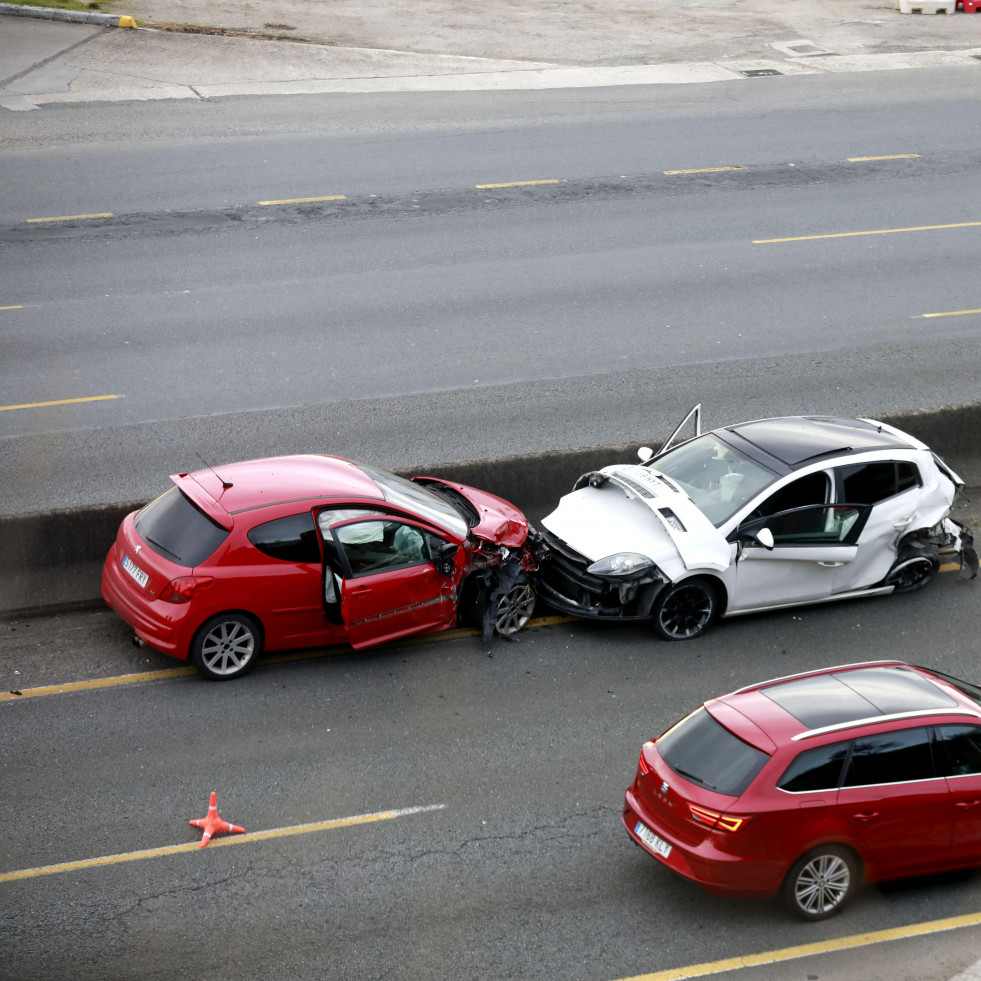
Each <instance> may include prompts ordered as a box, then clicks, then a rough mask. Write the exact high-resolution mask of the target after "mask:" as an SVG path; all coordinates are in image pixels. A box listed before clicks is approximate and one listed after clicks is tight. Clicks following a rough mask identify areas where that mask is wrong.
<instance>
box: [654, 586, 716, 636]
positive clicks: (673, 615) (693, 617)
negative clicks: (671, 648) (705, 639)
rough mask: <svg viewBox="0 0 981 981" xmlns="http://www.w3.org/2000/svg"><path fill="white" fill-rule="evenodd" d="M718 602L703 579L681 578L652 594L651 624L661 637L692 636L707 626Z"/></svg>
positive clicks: (698, 633)
mask: <svg viewBox="0 0 981 981" xmlns="http://www.w3.org/2000/svg"><path fill="white" fill-rule="evenodd" d="M718 605H719V600H718V596H717V595H716V592H715V589H714V588H713V586H712V584H711V583H710V582H709V581H708V580H707V579H702V578H701V577H698V576H695V577H693V578H691V579H682V580H681V582H676V583H671V584H670V585H668V586H665V587H664V589H662V590H661V591H660V592H659V593H658V594H657V596H656V597H655V598H654V606H653V607H652V609H651V613H652V617H653V618H652V620H651V625H652V626H653V627H654V632H655V633H656V634H657V635H658V636H659V637H660V638H661V639H662V640H692V639H694V638H695V637H701V635H702V634H703V633H705V631H706V630H708V628H709V627H710V626H711V624H712V621H713V620H714V619H715V615H716V613H717V611H718Z"/></svg>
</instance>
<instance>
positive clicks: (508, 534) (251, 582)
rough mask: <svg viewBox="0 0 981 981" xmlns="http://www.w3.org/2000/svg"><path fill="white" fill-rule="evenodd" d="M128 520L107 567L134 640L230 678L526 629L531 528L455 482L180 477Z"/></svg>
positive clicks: (314, 469) (311, 462)
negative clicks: (435, 636)
mask: <svg viewBox="0 0 981 981" xmlns="http://www.w3.org/2000/svg"><path fill="white" fill-rule="evenodd" d="M170 479H171V480H172V481H173V482H174V486H173V487H171V488H170V490H168V491H167V492H166V493H164V494H162V495H161V496H160V497H158V498H157V499H156V500H154V501H151V502H150V503H149V504H147V505H146V507H144V508H142V509H141V510H139V511H135V512H133V513H132V514H129V515H127V516H126V518H124V519H123V522H122V524H121V526H120V528H119V533H118V535H117V537H116V542H115V544H114V545H113V547H112V548H111V549H110V550H109V554H108V555H107V556H106V561H105V565H104V567H103V571H102V595H103V597H104V599H105V601H106V602H107V603H108V604H109V606H110V607H112V609H113V610H115V611H116V613H118V614H119V616H121V617H122V618H123V620H125V621H126V622H127V623H128V624H129V625H130V626H131V627H132V628H133V629H134V631H135V632H136V636H135V640H136V642H137V643H143V644H147V645H148V646H150V647H153V648H155V649H156V650H158V651H163V652H164V653H166V654H173V655H175V656H176V657H179V658H184V659H187V658H190V660H191V662H192V663H193V664H194V665H195V666H196V667H197V668H198V670H199V671H201V672H202V674H204V675H206V676H207V677H209V678H213V679H219V680H224V679H229V678H236V677H238V676H239V675H242V674H244V673H245V672H246V671H248V670H249V669H250V668H251V667H253V665H254V664H255V662H256V660H257V658H258V657H259V655H260V653H261V652H262V651H263V650H283V649H288V648H296V647H309V646H311V645H315V644H334V643H343V642H347V643H349V644H350V645H351V646H352V647H356V648H361V647H370V646H372V645H373V644H380V643H382V642H384V641H388V640H393V639H395V638H398V637H404V636H407V635H409V634H415V633H421V632H423V631H431V630H445V629H446V628H447V627H452V626H455V625H456V624H457V622H458V620H459V619H466V620H468V621H470V622H472V623H474V625H480V624H483V626H484V633H485V636H489V635H490V634H491V633H493V631H494V630H495V629H496V630H497V632H498V633H500V634H503V635H509V634H513V633H515V632H517V631H518V630H519V629H520V628H521V627H522V626H524V624H525V623H526V622H527V621H528V619H529V617H530V616H531V614H532V611H533V610H534V606H535V595H534V592H533V590H532V587H531V585H530V583H529V580H528V576H527V573H529V572H531V571H533V570H534V568H535V559H534V557H533V555H532V553H531V551H530V549H529V542H528V530H529V529H528V522H527V520H526V519H525V516H524V515H523V514H522V513H521V512H520V511H519V510H518V509H517V508H515V507H514V506H513V505H511V504H508V503H507V501H503V500H501V498H499V497H495V496H494V495H493V494H488V493H485V492H483V491H479V490H475V489H474V488H472V487H466V486H464V485H463V484H454V483H449V482H447V481H443V480H436V479H433V478H425V477H414V478H413V479H412V480H405V479H404V478H402V477H397V476H395V475H394V474H390V473H385V472H384V471H380V470H374V469H371V468H370V467H365V466H361V465H358V464H355V463H352V462H350V461H348V460H342V459H339V458H337V457H330V456H319V455H308V456H284V457H272V458H270V459H265V460H249V461H246V462H244V463H232V464H227V465H224V466H221V467H219V468H218V469H217V470H214V469H207V470H199V471H197V472H196V473H190V474H187V473H181V474H176V475H175V476H173V477H171V478H170Z"/></svg>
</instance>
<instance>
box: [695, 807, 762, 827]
mask: <svg viewBox="0 0 981 981" xmlns="http://www.w3.org/2000/svg"><path fill="white" fill-rule="evenodd" d="M688 810H689V812H690V813H691V816H692V819H693V820H695V821H697V822H698V823H699V824H704V825H705V826H706V827H708V828H714V829H715V830H716V831H741V830H742V829H743V828H744V827H746V825H747V824H749V822H750V821H752V820H753V818H752V815H750V816H748V817H734V816H733V815H731V814H719V813H718V811H709V810H707V809H706V808H704V807H696V806H695V805H694V804H689V805H688Z"/></svg>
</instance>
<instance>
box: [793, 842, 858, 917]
mask: <svg viewBox="0 0 981 981" xmlns="http://www.w3.org/2000/svg"><path fill="white" fill-rule="evenodd" d="M858 877H859V865H858V862H857V860H856V859H855V856H854V855H853V854H852V853H851V852H850V851H849V850H848V849H847V848H842V847H840V846H839V845H822V846H821V847H820V848H815V849H814V851H811V852H808V853H807V854H806V855H803V856H801V858H799V859H797V861H796V862H794V864H793V866H792V868H791V869H790V871H789V872H788V873H787V878H786V879H785V880H784V883H783V889H782V891H781V898H782V899H783V901H784V903H785V904H786V905H787V906H788V907H789V908H790V909H791V910H792V911H793V912H794V913H796V914H797V915H798V916H799V917H801V918H802V919H804V920H823V919H826V918H827V917H829V916H833V915H834V914H835V913H837V912H838V910H840V909H841V907H842V906H844V905H845V903H846V902H847V901H848V899H849V898H850V897H851V895H852V893H853V892H854V891H855V888H856V887H857V886H858Z"/></svg>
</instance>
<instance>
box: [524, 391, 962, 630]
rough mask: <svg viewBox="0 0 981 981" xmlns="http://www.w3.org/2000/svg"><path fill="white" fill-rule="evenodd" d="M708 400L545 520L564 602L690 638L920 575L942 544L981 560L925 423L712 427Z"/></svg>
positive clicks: (552, 589) (546, 578)
mask: <svg viewBox="0 0 981 981" xmlns="http://www.w3.org/2000/svg"><path fill="white" fill-rule="evenodd" d="M700 409H701V407H700V406H696V407H695V408H694V409H692V411H691V412H690V413H689V414H688V416H687V417H686V418H685V420H684V421H683V422H682V424H681V426H679V427H678V429H676V430H675V433H674V434H673V435H672V436H671V438H670V439H669V440H668V441H667V443H665V445H664V446H663V447H662V448H661V450H660V451H659V452H658V453H656V454H655V453H654V452H653V451H652V450H650V449H648V448H646V447H644V448H642V449H641V450H640V453H639V455H640V458H641V461H642V462H641V463H640V464H618V465H614V466H609V467H604V468H603V469H602V470H599V471H595V472H592V473H587V474H585V475H583V476H582V477H580V479H579V480H578V481H577V483H576V486H575V488H574V490H573V491H572V493H571V494H567V495H566V496H565V497H563V498H562V499H561V501H560V502H559V505H558V507H557V508H556V509H555V510H554V511H553V512H552V513H551V514H550V515H549V516H548V517H547V518H545V519H544V521H543V522H542V525H543V531H542V537H543V538H544V542H545V544H546V545H547V546H548V548H547V558H546V559H545V561H544V562H543V563H542V565H541V568H540V571H539V588H540V594H541V596H542V598H543V599H545V600H546V601H547V602H548V603H549V604H550V605H551V606H553V607H554V608H556V609H558V610H560V611H562V612H565V613H573V614H576V615H578V616H582V617H589V618H591V619H597V620H621V621H622V620H649V621H650V622H651V624H652V626H653V628H654V630H655V632H656V633H657V634H659V635H660V636H661V637H663V638H664V639H665V640H686V639H689V638H692V637H698V636H699V635H700V634H702V633H704V631H705V630H706V629H707V628H708V627H709V626H710V625H711V623H712V622H713V620H715V619H716V618H717V617H727V616H736V615H738V614H741V613H755V612H758V611H761V610H774V609H780V608H781V607H789V606H798V605H802V604H807V603H821V602H826V601H828V600H837V599H851V598H853V597H858V596H878V595H882V594H885V593H905V592H911V591H913V590H916V589H921V588H923V587H924V586H926V585H927V584H928V583H930V582H931V581H932V580H933V578H934V577H935V576H936V575H937V572H938V571H939V569H940V563H941V554H943V555H944V556H945V558H947V557H949V558H951V559H956V560H957V561H959V562H960V563H961V566H962V568H965V569H970V570H971V575H972V578H973V576H974V575H976V574H977V567H978V562H977V555H976V554H975V552H974V549H973V547H972V538H971V535H970V533H969V532H968V531H967V529H965V528H964V527H963V526H962V525H960V524H959V523H957V522H956V521H954V520H953V519H952V518H951V517H950V510H951V505H952V504H953V502H954V499H955V497H956V496H957V494H958V492H959V491H960V490H961V489H962V488H963V481H961V479H960V478H959V477H958V476H957V474H955V473H954V472H953V471H952V470H951V469H950V468H949V467H947V466H946V464H944V462H943V461H942V460H941V459H940V458H939V457H938V456H937V455H936V454H934V453H932V452H931V451H930V449H929V448H928V447H927V446H926V445H924V444H923V443H921V442H920V441H919V440H917V439H915V438H914V437H912V436H909V435H907V434H906V433H903V432H901V431H899V430H898V429H895V428H893V427H892V426H888V425H886V424H884V423H881V422H876V421H874V420H871V419H836V418H828V417H824V416H791V417H783V418H776V419H760V420H756V421H754V422H744V423H740V424H738V425H735V426H726V427H724V428H722V429H716V430H714V431H712V432H709V433H704V434H703V433H701V427H700ZM692 417H694V420H695V423H694V425H695V432H696V435H695V436H694V437H693V438H691V439H688V440H687V441H685V442H682V443H679V444H678V445H676V446H673V447H672V445H671V444H672V442H674V440H675V438H676V437H677V435H678V433H679V432H680V431H681V430H682V429H683V428H684V427H685V426H686V425H688V423H689V420H691V419H692Z"/></svg>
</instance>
